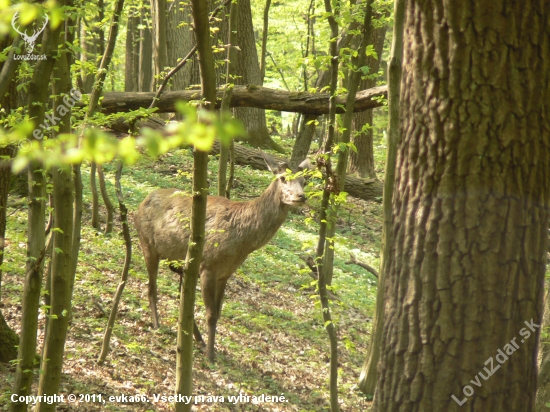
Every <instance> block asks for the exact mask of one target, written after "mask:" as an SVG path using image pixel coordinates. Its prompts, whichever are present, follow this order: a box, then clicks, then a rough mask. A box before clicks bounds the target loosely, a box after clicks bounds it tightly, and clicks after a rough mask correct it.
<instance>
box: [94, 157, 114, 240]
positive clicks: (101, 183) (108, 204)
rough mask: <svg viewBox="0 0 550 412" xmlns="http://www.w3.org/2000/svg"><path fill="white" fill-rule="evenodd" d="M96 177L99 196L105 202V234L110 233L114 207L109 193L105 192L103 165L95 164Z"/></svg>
mask: <svg viewBox="0 0 550 412" xmlns="http://www.w3.org/2000/svg"><path fill="white" fill-rule="evenodd" d="M97 177H98V179H99V190H100V192H101V197H102V198H103V203H105V208H106V209H107V224H106V225H105V234H108V233H111V232H112V231H113V221H114V217H115V207H114V206H113V202H111V199H110V198H109V193H108V192H107V186H106V182H105V173H104V172H103V167H102V166H101V165H97Z"/></svg>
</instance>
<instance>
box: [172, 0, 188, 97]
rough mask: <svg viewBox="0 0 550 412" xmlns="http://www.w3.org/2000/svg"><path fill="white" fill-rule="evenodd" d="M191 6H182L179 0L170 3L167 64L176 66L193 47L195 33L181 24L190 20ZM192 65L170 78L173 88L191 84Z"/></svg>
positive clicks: (181, 87)
mask: <svg viewBox="0 0 550 412" xmlns="http://www.w3.org/2000/svg"><path fill="white" fill-rule="evenodd" d="M189 14H190V13H189V8H188V6H182V5H181V3H180V2H179V1H178V0H173V1H172V2H170V3H168V10H167V16H166V22H167V24H166V27H167V29H166V58H167V60H166V64H167V65H168V66H170V67H175V66H176V64H178V60H180V59H182V58H183V57H184V56H186V55H187V53H188V52H189V50H191V48H192V47H193V37H192V36H193V34H192V31H191V30H189V26H180V25H181V23H182V22H189V21H190V16H189ZM191 69H192V67H191V65H186V66H185V67H184V68H183V69H181V70H179V71H178V72H177V73H176V74H175V75H174V76H173V77H172V79H171V80H170V82H171V90H184V89H185V88H187V87H188V86H189V84H190V80H191V73H190V71H191Z"/></svg>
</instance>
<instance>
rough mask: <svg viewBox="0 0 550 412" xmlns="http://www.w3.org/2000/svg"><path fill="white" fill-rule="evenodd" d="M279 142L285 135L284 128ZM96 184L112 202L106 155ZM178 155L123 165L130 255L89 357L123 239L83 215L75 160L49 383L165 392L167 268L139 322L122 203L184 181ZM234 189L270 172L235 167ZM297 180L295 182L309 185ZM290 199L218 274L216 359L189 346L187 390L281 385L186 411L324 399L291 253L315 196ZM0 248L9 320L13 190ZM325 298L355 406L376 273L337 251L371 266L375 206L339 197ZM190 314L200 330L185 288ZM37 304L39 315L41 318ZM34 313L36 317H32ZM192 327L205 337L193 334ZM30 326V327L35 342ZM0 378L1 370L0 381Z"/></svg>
mask: <svg viewBox="0 0 550 412" xmlns="http://www.w3.org/2000/svg"><path fill="white" fill-rule="evenodd" d="M281 143H283V144H284V143H285V142H284V140H283V141H281ZM104 170H105V172H106V176H107V189H108V191H109V194H110V196H111V199H112V201H113V203H114V204H117V203H116V202H115V199H116V197H115V193H114V171H115V165H114V164H107V165H105V166H104ZM191 171H192V154H191V151H190V150H177V151H174V152H171V153H169V154H167V155H164V156H162V157H161V158H160V159H150V158H143V159H142V160H141V161H140V162H139V163H138V164H137V165H134V166H132V167H125V168H124V171H123V178H122V186H123V191H124V196H125V200H126V203H127V206H128V209H129V210H130V227H131V234H132V240H133V261H132V266H131V272H130V280H129V282H128V284H127V286H126V289H125V291H124V294H123V298H122V302H121V304H120V306H119V314H118V318H117V322H116V325H115V328H114V331H113V337H112V340H111V348H112V351H111V353H110V354H109V357H108V359H107V362H106V364H105V365H103V366H98V365H97V364H96V359H97V356H98V354H99V347H100V343H101V339H102V335H103V331H104V328H105V325H106V322H107V317H108V314H109V312H110V310H111V302H112V297H113V294H114V292H115V290H116V287H117V286H118V283H119V277H120V271H121V268H122V264H123V261H124V242H123V239H122V235H121V227H120V220H119V216H118V211H117V213H116V219H115V230H114V232H113V233H112V234H110V235H105V234H103V233H102V232H101V231H97V230H95V229H93V228H91V226H90V219H91V210H90V209H91V195H90V191H89V187H90V185H89V168H87V167H84V168H83V180H84V187H85V194H84V204H85V207H84V223H83V229H82V243H81V251H80V257H79V265H78V269H77V276H76V281H75V288H74V296H73V308H74V309H73V321H72V324H71V328H70V332H69V336H68V340H67V345H66V351H65V353H66V362H65V369H64V375H63V379H62V393H66V394H68V393H76V394H93V393H95V394H103V395H105V396H110V395H121V394H126V395H130V394H133V395H135V394H146V395H148V396H149V397H150V398H151V399H152V396H153V394H161V395H166V396H169V395H172V394H173V392H174V384H175V357H176V355H175V353H176V352H175V350H176V342H175V341H176V322H177V314H178V302H179V279H178V276H177V275H175V274H173V273H171V272H170V271H169V270H168V268H167V267H165V266H163V267H161V269H160V273H159V279H158V283H159V285H158V287H159V291H158V296H159V315H160V318H161V322H162V327H161V328H160V329H159V330H153V329H152V324H151V316H150V312H149V307H148V298H147V283H148V279H147V272H146V268H145V263H144V259H143V256H142V254H141V250H140V247H139V243H138V239H137V233H136V231H135V229H134V227H133V219H132V215H133V212H134V211H135V210H136V209H137V207H138V205H139V203H140V202H141V201H142V200H143V199H144V198H145V197H146V196H147V194H148V193H149V192H151V191H152V190H154V189H156V188H160V187H178V188H180V189H183V190H190V188H191V183H192V175H191ZM216 172H217V158H215V157H213V158H211V161H210V163H209V180H210V192H211V193H212V192H214V190H215V189H214V188H215V187H216ZM235 175H236V176H235V178H236V185H235V188H234V189H233V192H232V196H233V199H234V200H242V201H247V200H251V199H254V198H256V197H258V196H259V195H260V194H261V193H262V192H263V190H265V188H266V187H267V186H268V185H269V183H270V181H271V179H272V178H273V176H272V175H270V174H269V173H268V172H263V171H257V170H254V169H251V168H248V167H239V166H237V167H236V171H235ZM318 183H319V182H310V184H309V185H308V187H307V188H306V194H310V195H311V194H312V193H313V192H314V191H316V190H319V185H318ZM308 197H309V199H310V200H309V201H308V204H307V206H305V207H304V208H301V209H293V210H292V211H291V213H290V214H289V217H288V219H287V221H286V222H285V223H284V225H283V226H282V227H281V229H280V230H279V231H278V233H277V235H276V236H275V237H274V238H273V239H272V241H271V242H270V243H269V244H268V245H266V246H265V247H264V248H262V249H261V250H259V251H256V252H254V253H252V254H251V255H250V256H249V257H248V259H247V260H246V261H245V263H244V264H243V265H242V266H241V267H240V268H239V269H238V271H237V273H236V274H235V275H234V276H233V277H232V278H231V279H230V281H229V283H228V287H227V291H226V296H225V301H224V308H223V311H222V316H221V318H220V321H219V322H218V329H217V332H218V334H217V340H216V347H217V356H218V357H217V362H216V364H215V365H210V364H209V363H208V362H207V361H206V360H205V357H204V355H203V354H202V353H201V352H200V351H199V350H196V352H195V375H194V378H195V391H196V392H195V393H196V394H197V395H209V394H210V395H213V396H225V397H227V396H229V395H239V393H242V394H245V395H249V396H253V395H261V394H266V395H276V396H280V395H281V394H284V396H285V398H286V399H287V400H288V402H285V403H263V404H260V405H255V404H252V403H241V404H230V403H228V402H227V398H226V399H225V403H219V402H218V403H208V402H203V403H201V404H200V405H197V407H196V408H197V409H196V410H200V411H264V410H268V411H326V410H328V349H329V344H328V338H327V335H326V332H325V330H324V327H323V322H322V316H321V311H320V306H319V302H318V297H317V294H316V290H315V281H314V280H313V278H312V277H311V276H310V272H311V271H310V269H309V268H308V266H307V265H306V264H305V259H306V258H307V257H310V256H311V257H314V251H315V248H316V244H317V231H318V221H319V218H318V208H319V201H318V200H317V199H318V198H317V197H314V196H308ZM8 215H9V217H8V229H7V251H6V258H5V264H4V267H3V269H4V279H3V284H2V304H3V305H2V306H3V307H2V311H3V313H4V316H5V317H6V320H7V321H8V323H9V324H10V326H12V327H13V328H15V329H16V330H17V331H19V321H20V313H21V310H20V308H21V295H22V288H23V277H24V257H25V253H26V250H25V248H26V217H27V216H26V202H24V201H23V199H22V198H20V197H17V196H15V195H14V196H11V198H10V202H9V210H8ZM100 215H101V219H102V222H103V223H102V225H104V224H105V220H106V219H105V209H104V207H101V209H100ZM337 229H338V230H337V236H336V244H335V269H334V281H333V288H332V293H333V294H334V295H335V298H334V299H333V300H332V301H331V304H332V309H333V317H334V322H335V324H336V326H337V328H338V335H339V343H340V344H339V349H340V370H339V373H340V379H339V382H340V386H339V387H340V400H341V403H342V408H343V410H346V411H360V410H364V409H365V408H366V406H367V405H368V404H367V401H366V399H365V398H363V397H362V396H361V394H360V393H359V392H358V391H357V390H356V389H355V384H356V383H357V379H358V377H359V373H360V370H361V366H362V363H363V360H364V357H365V354H366V348H367V344H368V341H369V337H370V328H371V319H372V316H373V312H374V303H375V298H376V278H375V277H374V276H373V275H372V274H370V273H369V272H367V271H366V270H364V269H362V268H361V267H359V266H357V265H353V264H348V263H346V262H348V261H349V260H350V254H353V255H354V256H356V258H357V259H358V260H360V261H363V262H365V263H368V264H369V265H371V266H373V267H375V268H377V267H378V263H379V262H378V251H379V238H380V233H381V206H380V205H379V204H375V203H371V202H365V201H360V200H356V199H352V198H349V199H348V202H347V203H346V204H344V205H343V206H342V207H341V209H340V213H339V217H338V221H337ZM197 297H198V301H197V310H196V317H197V322H198V324H199V328H200V329H201V331H202V332H203V335H205V333H206V325H205V322H204V307H203V303H202V299H201V296H200V293H198V294H197ZM43 317H44V315H43V314H42V315H41V319H42V321H43ZM42 323H43V322H42ZM205 337H206V335H205ZM42 339H43V335H42V334H39V342H40V345H41V342H42ZM2 375H5V377H6V379H4V380H3V381H4V383H3V384H0V385H1V387H0V389H1V391H0V393H4V394H5V395H0V405H2V404H6V402H4V401H7V399H8V395H9V390H10V389H9V388H10V385H11V383H12V381H13V376H14V375H13V367H12V368H8V370H6V371H0V376H2ZM0 381H2V379H0ZM171 408H172V405H171V404H170V403H168V402H164V403H163V402H160V403H156V404H153V403H132V404H129V403H123V402H113V403H109V402H107V403H106V404H104V405H102V406H101V410H135V411H146V410H159V411H161V410H171ZM61 410H82V411H85V410H98V409H97V405H93V404H87V403H84V402H83V403H75V404H70V405H67V404H63V405H62V406H61Z"/></svg>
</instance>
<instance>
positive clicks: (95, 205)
mask: <svg viewBox="0 0 550 412" xmlns="http://www.w3.org/2000/svg"><path fill="white" fill-rule="evenodd" d="M96 176H97V164H96V162H94V161H92V162H91V163H90V191H91V192H92V227H93V228H94V229H98V230H99V196H98V193H97V183H96Z"/></svg>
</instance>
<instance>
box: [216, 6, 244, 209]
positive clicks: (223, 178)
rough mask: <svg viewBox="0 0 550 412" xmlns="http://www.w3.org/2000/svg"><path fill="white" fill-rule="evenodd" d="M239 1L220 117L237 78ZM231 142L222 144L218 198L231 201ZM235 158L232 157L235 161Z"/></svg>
mask: <svg viewBox="0 0 550 412" xmlns="http://www.w3.org/2000/svg"><path fill="white" fill-rule="evenodd" d="M238 1H239V0H236V1H234V2H231V9H230V12H229V14H230V17H229V30H228V32H229V39H228V46H227V63H226V70H227V71H226V76H225V90H224V93H223V98H222V107H221V112H220V115H221V116H224V115H226V114H229V103H230V102H231V95H232V93H233V83H232V81H233V80H232V79H233V77H234V76H235V67H236V64H235V62H236V60H237V55H238V54H237V52H238V49H237V47H238V45H237V43H236V42H237V31H238V22H239V20H238V17H239V3H238ZM229 146H230V144H229V142H220V161H219V167H218V196H222V197H227V198H228V199H229V196H230V193H229V192H228V191H227V188H228V185H227V161H228V160H231V159H230V158H229V151H230V148H229ZM234 158H235V156H233V157H232V159H233V161H234Z"/></svg>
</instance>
